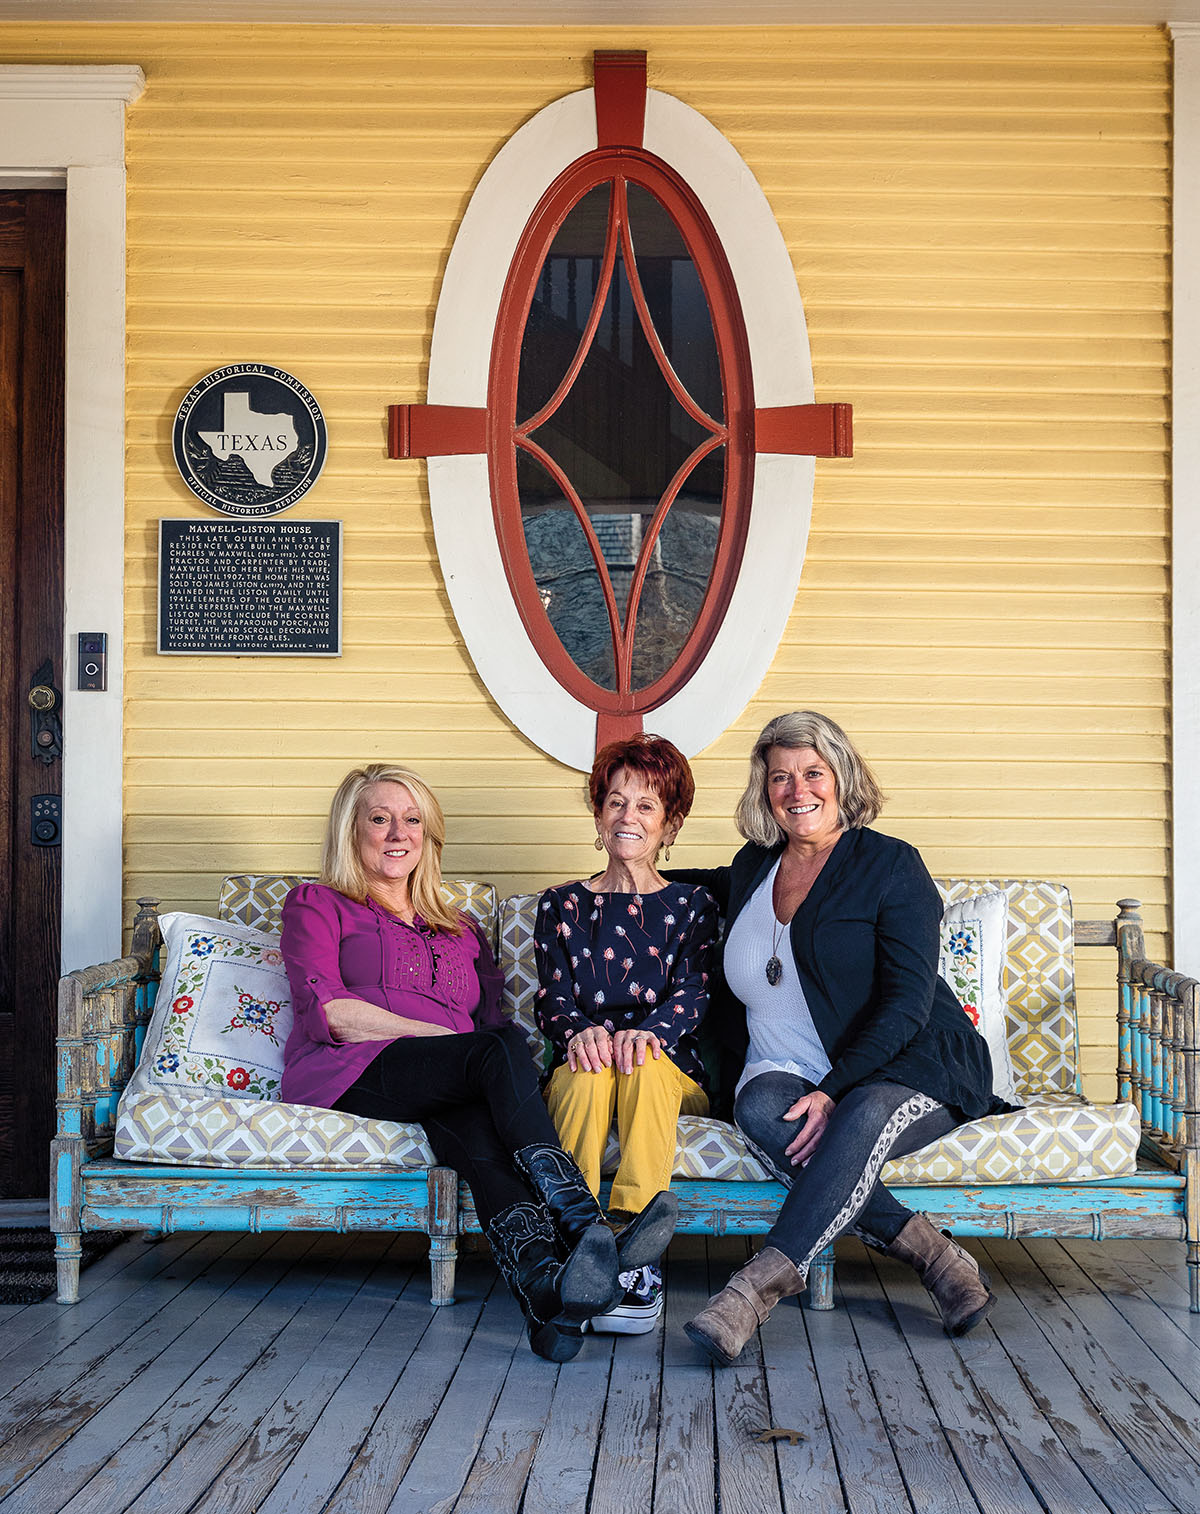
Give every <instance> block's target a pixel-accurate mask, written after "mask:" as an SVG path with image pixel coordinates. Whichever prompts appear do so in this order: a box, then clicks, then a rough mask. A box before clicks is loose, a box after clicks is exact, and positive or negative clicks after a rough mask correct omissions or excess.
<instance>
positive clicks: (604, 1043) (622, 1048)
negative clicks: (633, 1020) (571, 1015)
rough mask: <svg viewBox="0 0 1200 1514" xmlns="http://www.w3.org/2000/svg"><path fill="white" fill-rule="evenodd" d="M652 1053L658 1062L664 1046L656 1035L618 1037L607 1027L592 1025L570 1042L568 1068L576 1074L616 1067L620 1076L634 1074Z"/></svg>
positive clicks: (641, 1033) (629, 1033) (641, 1032)
mask: <svg viewBox="0 0 1200 1514" xmlns="http://www.w3.org/2000/svg"><path fill="white" fill-rule="evenodd" d="M647 1052H649V1053H650V1055H651V1056H652V1057H654V1059H655V1060H656V1061H657V1059H658V1058H659V1057H661V1056H662V1054H663V1051H662V1043H661V1042H660V1041H659V1039H658V1037H657V1036H656V1035H655V1034H654V1032H653V1031H649V1030H619V1031H617V1033H616V1034H615V1035H614V1034H613V1033H612V1032H611V1031H610V1030H609V1029H608V1027H607V1026H605V1025H588V1026H586V1027H585V1028H584V1029H583V1030H580V1031H577V1032H576V1033H575V1034H574V1035H573V1036H572V1037H571V1039H570V1040H569V1041H568V1042H567V1066H568V1067H569V1068H570V1069H571V1071H572V1072H601V1071H603V1069H604V1068H606V1067H613V1066H615V1067H616V1069H617V1071H618V1072H624V1073H632V1071H633V1069H634V1067H635V1066H637V1067H641V1066H643V1065H644V1063H645V1061H646V1053H647Z"/></svg>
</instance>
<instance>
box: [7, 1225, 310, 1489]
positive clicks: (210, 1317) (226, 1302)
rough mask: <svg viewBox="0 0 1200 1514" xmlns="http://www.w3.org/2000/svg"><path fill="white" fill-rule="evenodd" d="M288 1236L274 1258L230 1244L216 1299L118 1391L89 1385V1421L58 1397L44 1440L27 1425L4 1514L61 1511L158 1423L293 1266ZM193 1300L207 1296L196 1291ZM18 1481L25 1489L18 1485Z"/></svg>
mask: <svg viewBox="0 0 1200 1514" xmlns="http://www.w3.org/2000/svg"><path fill="white" fill-rule="evenodd" d="M288 1239H289V1238H284V1239H283V1240H279V1241H277V1244H276V1245H274V1246H273V1247H272V1248H271V1250H272V1251H273V1252H274V1253H276V1254H274V1255H271V1256H269V1257H264V1256H262V1255H261V1253H262V1252H263V1245H262V1239H261V1238H260V1237H258V1236H244V1237H242V1238H241V1242H240V1243H239V1244H238V1245H235V1246H232V1247H230V1249H229V1250H228V1251H227V1252H226V1253H225V1255H224V1256H223V1257H221V1258H219V1260H218V1261H217V1262H216V1263H214V1264H213V1266H212V1267H210V1268H209V1269H208V1272H207V1273H206V1275H205V1277H204V1278H203V1279H201V1280H200V1281H201V1282H204V1283H207V1284H208V1285H209V1286H210V1287H211V1288H212V1290H213V1293H214V1298H213V1301H212V1302H211V1303H210V1304H209V1305H208V1307H207V1308H205V1309H203V1310H202V1312H200V1313H199V1314H198V1315H197V1317H196V1318H195V1319H194V1320H193V1322H192V1324H190V1325H189V1326H188V1327H187V1329H185V1330H183V1332H182V1333H181V1334H180V1335H179V1336H178V1338H177V1339H175V1340H174V1341H173V1342H171V1343H170V1344H169V1346H168V1348H167V1349H164V1350H163V1351H162V1352H161V1353H160V1354H159V1355H158V1356H157V1358H155V1359H154V1360H153V1361H151V1362H150V1363H149V1364H148V1365H147V1366H146V1367H145V1369H144V1370H142V1371H140V1372H139V1373H137V1375H136V1376H135V1377H133V1378H132V1379H131V1381H130V1382H129V1383H128V1384H127V1385H126V1386H125V1387H124V1388H122V1389H120V1390H119V1391H117V1392H115V1393H105V1392H103V1391H102V1392H101V1393H100V1395H99V1397H98V1398H96V1397H94V1396H92V1384H90V1383H89V1384H88V1389H89V1396H90V1397H91V1406H92V1410H93V1412H92V1413H91V1415H90V1417H87V1416H83V1415H81V1414H80V1413H79V1412H78V1410H76V1411H75V1412H72V1408H73V1406H72V1405H71V1403H70V1395H68V1396H67V1398H66V1400H65V1401H64V1399H63V1398H59V1399H56V1400H55V1401H54V1402H53V1403H52V1404H49V1405H48V1406H47V1407H46V1409H44V1410H43V1412H42V1415H40V1416H39V1418H40V1419H48V1421H49V1425H48V1433H46V1434H44V1435H43V1436H42V1437H41V1438H40V1439H35V1437H34V1436H32V1435H31V1434H30V1428H31V1427H30V1425H28V1424H27V1425H26V1426H25V1427H24V1429H23V1431H22V1435H21V1437H20V1456H19V1457H18V1458H14V1459H13V1460H12V1461H11V1462H8V1464H7V1465H6V1467H5V1468H4V1470H3V1472H0V1486H3V1487H4V1488H5V1489H8V1488H10V1487H11V1488H14V1489H15V1491H13V1492H11V1493H10V1494H9V1496H8V1497H7V1498H6V1499H4V1500H3V1501H2V1503H0V1506H2V1507H3V1508H4V1510H5V1514H45V1510H46V1509H48V1508H50V1507H52V1506H53V1507H61V1506H62V1505H63V1504H64V1503H65V1502H66V1501H67V1500H68V1499H70V1498H71V1497H72V1495H74V1494H75V1493H76V1492H77V1491H78V1490H79V1489H80V1488H81V1487H82V1486H83V1485H84V1483H86V1482H87V1481H88V1479H89V1478H90V1477H92V1476H93V1475H94V1474H95V1473H96V1472H97V1471H98V1470H99V1469H100V1468H101V1467H102V1466H103V1465H104V1464H105V1462H107V1461H108V1460H109V1458H110V1457H111V1455H112V1453H113V1450H114V1448H116V1447H118V1446H120V1445H122V1444H123V1443H124V1442H125V1441H126V1440H127V1439H128V1438H129V1437H130V1436H131V1435H133V1434H134V1433H135V1432H136V1431H137V1430H138V1428H139V1427H140V1426H141V1425H143V1424H144V1423H145V1422H146V1421H147V1420H148V1419H150V1418H152V1417H154V1418H157V1417H158V1416H159V1415H160V1414H161V1413H162V1412H163V1408H164V1405H165V1404H167V1403H168V1401H169V1400H170V1399H171V1396H172V1394H173V1393H175V1392H177V1391H178V1389H179V1387H180V1385H181V1384H182V1383H183V1382H184V1381H186V1380H187V1379H188V1378H189V1377H190V1376H191V1375H192V1374H193V1372H195V1371H197V1370H198V1369H199V1368H200V1367H201V1365H202V1364H203V1363H204V1362H205V1361H206V1360H207V1358H208V1357H209V1356H210V1355H211V1354H212V1353H213V1351H214V1350H218V1349H224V1347H225V1342H226V1339H227V1337H228V1336H229V1335H230V1334H231V1332H233V1331H234V1330H236V1329H238V1328H239V1327H240V1326H241V1325H242V1324H243V1322H244V1320H245V1318H246V1316H247V1315H248V1314H249V1313H250V1312H251V1310H252V1309H253V1308H254V1306H255V1304H256V1302H257V1301H258V1300H259V1299H260V1298H261V1297H262V1296H263V1295H265V1293H266V1292H267V1291H268V1290H269V1289H270V1288H271V1287H272V1286H273V1285H274V1284H275V1283H276V1282H278V1281H279V1280H280V1279H281V1278H282V1277H283V1275H284V1274H285V1272H286V1271H287V1270H288V1268H289V1267H290V1266H291V1265H292V1264H293V1263H294V1262H295V1260H296V1259H297V1254H298V1248H297V1247H296V1246H294V1245H288V1244H287V1241H288ZM308 1244H310V1245H311V1240H310V1241H309V1243H308ZM301 1245H303V1242H301ZM247 1273H248V1274H249V1277H248V1278H247V1277H246V1276H244V1275H245V1274H247ZM239 1284H240V1286H238V1285H239ZM189 1291H190V1292H191V1291H196V1290H189ZM196 1296H197V1298H202V1296H203V1295H202V1294H200V1293H199V1292H198V1291H196ZM34 1423H36V1421H35V1422H34ZM55 1445H57V1447H58V1449H57V1450H54V1446H55ZM30 1473H32V1475H30ZM22 1477H24V1478H25V1479H26V1480H25V1481H24V1482H21V1478H22ZM18 1482H20V1483H21V1485H20V1487H16V1486H15V1485H16V1484H17V1483H18Z"/></svg>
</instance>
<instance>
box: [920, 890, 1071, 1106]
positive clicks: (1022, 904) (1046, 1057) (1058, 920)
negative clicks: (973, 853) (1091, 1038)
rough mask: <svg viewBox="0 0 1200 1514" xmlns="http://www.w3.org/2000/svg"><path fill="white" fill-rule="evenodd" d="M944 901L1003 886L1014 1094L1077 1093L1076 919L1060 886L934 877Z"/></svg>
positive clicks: (1005, 954) (1066, 893)
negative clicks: (1006, 914) (1006, 900)
mask: <svg viewBox="0 0 1200 1514" xmlns="http://www.w3.org/2000/svg"><path fill="white" fill-rule="evenodd" d="M934 882H935V883H936V884H937V886H938V889H939V890H940V892H941V895H942V898H943V899H944V900H945V902H946V903H947V904H953V903H955V902H957V901H958V900H960V899H967V898H971V897H973V896H974V895H976V894H984V893H990V892H992V891H993V890H1000V891H1001V892H1003V893H1004V894H1005V895H1007V897H1008V927H1007V941H1006V945H1005V953H1004V986H1005V991H1006V994H1007V999H1008V1049H1009V1054H1010V1055H1011V1057H1012V1064H1013V1075H1014V1078H1015V1081H1016V1087H1017V1093H1018V1095H1019V1096H1020V1097H1021V1098H1022V1099H1026V1100H1029V1099H1036V1098H1038V1097H1039V1096H1041V1095H1042V1094H1047V1093H1079V1092H1080V1091H1081V1084H1080V1078H1079V1028H1078V1023H1077V1020H1076V1011H1075V922H1074V917H1073V915H1072V913H1071V895H1070V892H1069V890H1068V889H1067V888H1066V886H1065V885H1064V884H1061V883H1045V882H1031V881H1029V880H1027V879H1013V878H1001V879H980V878H935V879H934Z"/></svg>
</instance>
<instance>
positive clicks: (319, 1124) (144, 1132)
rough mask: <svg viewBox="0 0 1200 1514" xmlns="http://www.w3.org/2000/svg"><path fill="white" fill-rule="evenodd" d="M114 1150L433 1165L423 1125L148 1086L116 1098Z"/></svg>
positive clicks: (248, 1162)
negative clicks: (131, 1095)
mask: <svg viewBox="0 0 1200 1514" xmlns="http://www.w3.org/2000/svg"><path fill="white" fill-rule="evenodd" d="M113 1151H114V1155H116V1156H118V1157H123V1158H125V1160H127V1161H143V1162H171V1163H174V1164H176V1165H178V1166H185V1167H266V1168H273V1169H275V1170H276V1171H279V1170H287V1169H289V1168H294V1167H320V1168H326V1169H337V1168H342V1167H350V1168H356V1169H357V1168H364V1167H385V1168H389V1169H393V1170H401V1171H414V1170H420V1169H422V1168H425V1167H432V1166H433V1165H434V1155H433V1151H432V1150H431V1149H430V1146H429V1142H428V1141H427V1140H426V1139H425V1132H424V1130H422V1128H421V1127H420V1125H398V1124H395V1123H394V1122H393V1121H391V1120H367V1119H363V1118H361V1117H360V1116H358V1115H352V1114H342V1113H340V1112H339V1111H338V1110H334V1109H316V1108H314V1107H313V1106H312V1105H310V1104H283V1103H280V1102H279V1101H277V1100H273V1099H272V1100H269V1101H268V1100H262V1099H228V1098H222V1097H221V1096H220V1095H211V1094H207V1093H202V1092H201V1091H200V1090H199V1089H195V1090H193V1089H179V1088H172V1089H162V1088H159V1089H154V1088H152V1089H149V1090H147V1091H146V1092H143V1093H141V1094H139V1095H136V1096H135V1097H134V1098H132V1099H122V1100H121V1116H120V1119H119V1122H118V1124H117V1131H116V1139H115V1142H114V1147H113Z"/></svg>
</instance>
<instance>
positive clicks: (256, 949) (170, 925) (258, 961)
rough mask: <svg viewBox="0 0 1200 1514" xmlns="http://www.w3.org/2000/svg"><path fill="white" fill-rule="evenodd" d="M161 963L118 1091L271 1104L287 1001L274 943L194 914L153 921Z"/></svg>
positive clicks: (287, 1026) (287, 1021)
mask: <svg viewBox="0 0 1200 1514" xmlns="http://www.w3.org/2000/svg"><path fill="white" fill-rule="evenodd" d="M160 924H161V926H162V933H163V944H164V947H165V949H166V953H167V959H166V965H165V966H164V968H163V975H162V982H161V984H160V985H159V990H158V998H157V999H156V1001H155V1005H154V1014H153V1016H152V1017H151V1020H150V1025H149V1028H148V1029H147V1032H146V1041H145V1045H144V1046H143V1047H142V1055H141V1059H140V1061H139V1062H138V1066H137V1071H136V1072H135V1073H134V1075H133V1078H132V1079H131V1080H130V1083H129V1088H128V1089H127V1090H126V1092H127V1093H144V1092H146V1091H148V1090H149V1089H150V1088H152V1087H158V1088H194V1089H204V1090H207V1091H211V1092H213V1093H221V1094H223V1095H225V1096H227V1097H230V1096H231V1097H234V1098H245V1099H277V1098H278V1097H279V1080H280V1077H281V1075H282V1073H283V1047H284V1043H285V1042H286V1040H287V1038H288V1033H289V1031H290V1030H291V1028H292V1001H291V991H290V989H289V987H288V980H287V974H286V972H285V971H284V967H283V957H282V956H281V954H280V951H279V937H278V936H268V935H265V934H264V933H263V932H262V931H258V930H254V929H253V928H252V927H251V926H248V925H236V924H234V923H233V922H231V921H228V920H210V919H208V918H207V917H206V916H204V915H184V914H170V915H163V916H162V917H161V920H160Z"/></svg>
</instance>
